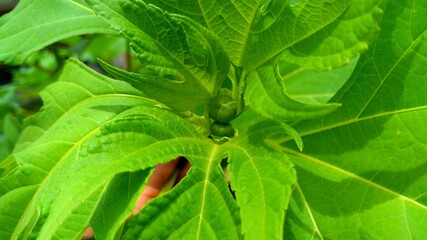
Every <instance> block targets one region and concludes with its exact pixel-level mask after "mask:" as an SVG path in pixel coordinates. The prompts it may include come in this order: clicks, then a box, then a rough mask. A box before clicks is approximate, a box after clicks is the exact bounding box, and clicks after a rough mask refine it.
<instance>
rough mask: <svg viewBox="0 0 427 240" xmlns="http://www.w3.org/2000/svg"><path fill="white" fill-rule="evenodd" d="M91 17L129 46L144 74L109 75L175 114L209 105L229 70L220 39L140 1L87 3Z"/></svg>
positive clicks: (114, 70)
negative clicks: (111, 29)
mask: <svg viewBox="0 0 427 240" xmlns="http://www.w3.org/2000/svg"><path fill="white" fill-rule="evenodd" d="M88 2H89V4H90V5H91V6H92V8H93V9H94V11H95V12H97V14H98V15H99V16H101V17H102V18H103V19H104V20H105V21H106V22H107V23H108V24H110V25H111V27H112V28H113V29H115V30H117V31H119V32H120V33H121V34H122V35H123V36H125V37H126V38H127V39H129V40H130V41H131V46H132V47H133V48H134V50H135V51H136V53H137V54H138V57H139V59H140V60H141V62H142V63H143V64H146V68H145V71H143V72H142V73H141V74H137V73H128V72H126V71H123V70H120V69H117V68H113V67H112V66H107V65H106V64H103V66H104V67H105V69H107V70H108V71H109V72H110V73H112V74H113V75H115V76H116V77H119V78H121V79H124V80H126V81H128V82H130V83H131V84H132V85H134V86H136V87H137V88H138V89H140V90H142V91H143V92H144V94H146V95H147V96H150V97H152V98H155V99H157V100H158V101H161V102H163V103H165V104H167V105H168V106H170V107H172V108H174V109H177V110H189V109H192V108H194V107H196V106H198V105H200V104H203V103H206V102H207V101H209V99H210V98H212V96H214V95H215V94H216V92H217V91H218V89H219V87H220V86H221V84H222V82H223V81H224V80H225V77H226V75H227V74H228V69H229V67H230V64H229V60H228V56H227V55H226V54H225V51H224V50H223V49H222V46H221V44H220V42H219V40H218V39H217V38H216V37H215V36H214V35H213V34H211V33H210V32H209V31H208V30H207V29H205V28H203V27H202V25H199V24H197V23H196V22H194V21H193V20H191V19H189V18H186V17H183V16H178V15H176V16H172V15H170V14H168V13H165V12H163V11H162V10H160V9H159V8H157V7H155V6H154V5H147V4H145V3H144V2H142V1H139V0H132V1H124V0H123V1H97V0H88Z"/></svg>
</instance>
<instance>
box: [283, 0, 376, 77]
mask: <svg viewBox="0 0 427 240" xmlns="http://www.w3.org/2000/svg"><path fill="white" fill-rule="evenodd" d="M383 3H384V1H377V0H364V1H353V3H352V4H351V5H350V6H349V8H348V9H347V10H346V11H345V12H344V13H343V14H342V15H341V16H340V17H339V18H337V19H336V20H335V21H334V22H332V23H331V24H329V25H327V26H325V27H324V28H323V29H322V30H321V31H317V32H315V33H314V34H312V35H310V36H309V37H307V38H305V39H304V40H302V41H300V42H298V43H296V44H294V45H293V46H292V47H290V48H288V49H287V50H285V52H284V53H283V54H281V58H283V59H285V60H286V61H289V62H293V63H296V64H299V65H302V66H305V67H307V68H309V69H315V70H317V71H326V70H331V69H333V68H337V67H341V66H343V65H345V64H348V63H349V62H350V60H351V59H353V58H354V57H356V56H358V55H359V54H360V53H362V52H364V51H366V50H367V49H368V45H369V44H370V43H371V42H372V41H373V40H374V39H375V37H376V35H377V33H378V30H379V26H378V21H379V20H380V19H381V18H380V17H381V14H382V12H383V11H382V8H383Z"/></svg>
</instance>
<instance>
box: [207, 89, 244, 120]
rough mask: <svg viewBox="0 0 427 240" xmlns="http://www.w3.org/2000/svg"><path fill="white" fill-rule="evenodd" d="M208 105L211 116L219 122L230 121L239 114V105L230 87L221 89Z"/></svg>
mask: <svg viewBox="0 0 427 240" xmlns="http://www.w3.org/2000/svg"><path fill="white" fill-rule="evenodd" d="M208 107H209V117H210V118H212V119H213V120H215V121H217V122H221V123H228V122H230V121H231V120H233V119H234V118H236V116H237V110H238V105H237V102H236V101H235V100H234V99H233V97H231V91H230V90H228V89H221V90H220V92H219V94H218V95H217V96H216V97H215V98H213V99H212V100H211V101H210V102H209V106H208Z"/></svg>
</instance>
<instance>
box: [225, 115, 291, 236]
mask: <svg viewBox="0 0 427 240" xmlns="http://www.w3.org/2000/svg"><path fill="white" fill-rule="evenodd" d="M285 132H286V130H285V129H283V128H282V127H281V126H280V125H279V124H276V123H274V122H270V121H268V122H261V123H258V124H255V125H253V126H251V127H250V128H249V129H248V130H247V132H244V133H242V134H241V135H239V136H238V137H237V138H236V139H233V140H232V141H230V142H228V143H226V144H225V145H224V146H226V147H229V160H228V161H229V167H228V172H229V174H230V180H231V186H232V188H233V190H234V191H235V194H236V198H237V202H238V203H239V206H240V209H241V210H240V215H241V218H242V233H243V234H244V237H245V239H280V238H281V236H282V232H283V222H284V215H285V211H284V210H285V209H286V208H287V206H288V203H289V200H290V196H291V186H292V185H293V184H294V182H295V180H296V174H295V170H294V168H293V165H292V163H291V162H290V161H289V160H288V158H287V156H286V155H285V154H281V153H279V152H276V151H274V150H272V149H269V148H267V147H266V145H265V144H264V143H263V139H265V138H267V137H268V136H269V135H277V134H283V133H285Z"/></svg>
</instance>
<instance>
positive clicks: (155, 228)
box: [124, 146, 240, 239]
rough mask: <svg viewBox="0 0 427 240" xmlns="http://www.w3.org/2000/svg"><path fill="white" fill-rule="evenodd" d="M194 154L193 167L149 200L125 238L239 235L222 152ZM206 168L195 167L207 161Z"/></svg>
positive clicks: (209, 237)
mask: <svg viewBox="0 0 427 240" xmlns="http://www.w3.org/2000/svg"><path fill="white" fill-rule="evenodd" d="M216 149H219V148H218V146H215V147H214V148H213V149H212V150H211V153H208V154H211V156H210V157H209V159H206V158H204V157H203V158H200V157H199V156H193V158H192V159H190V161H191V163H192V164H193V167H192V168H191V169H190V171H189V173H188V174H187V176H186V177H185V178H184V180H183V181H182V182H180V183H179V184H178V185H177V186H176V187H175V188H174V189H173V190H172V192H170V193H168V194H166V195H164V196H162V197H160V198H157V199H155V200H153V201H151V202H150V203H149V204H148V205H147V206H146V207H145V208H144V210H143V211H142V212H141V213H140V214H139V215H137V216H136V217H135V218H134V219H133V220H132V221H131V223H130V224H129V231H128V232H127V233H126V235H125V238H124V239H240V237H239V235H240V229H239V223H240V222H239V217H238V208H237V205H236V203H235V201H234V199H233V198H232V197H231V194H230V192H229V189H228V186H227V183H226V179H225V175H224V172H223V170H222V169H221V168H220V167H219V161H220V160H221V157H222V156H221V155H218V153H220V152H219V151H217V150H216ZM206 160H208V162H207V164H208V168H207V169H206V168H200V167H197V165H198V164H197V162H196V161H200V162H206Z"/></svg>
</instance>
